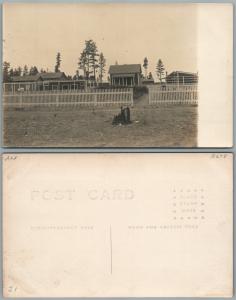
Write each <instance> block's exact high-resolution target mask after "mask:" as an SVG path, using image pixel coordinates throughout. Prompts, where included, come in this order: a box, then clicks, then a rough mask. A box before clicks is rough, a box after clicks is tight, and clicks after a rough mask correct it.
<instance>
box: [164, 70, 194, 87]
mask: <svg viewBox="0 0 236 300" xmlns="http://www.w3.org/2000/svg"><path fill="white" fill-rule="evenodd" d="M165 79H166V83H168V84H171V83H172V84H196V83H198V74H197V73H188V72H182V71H174V72H172V73H170V74H169V75H166V78H165Z"/></svg>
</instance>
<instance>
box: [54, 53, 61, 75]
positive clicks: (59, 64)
mask: <svg viewBox="0 0 236 300" xmlns="http://www.w3.org/2000/svg"><path fill="white" fill-rule="evenodd" d="M60 67H61V53H60V52H58V53H57V56H56V65H55V72H60Z"/></svg>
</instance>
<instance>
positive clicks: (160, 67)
mask: <svg viewBox="0 0 236 300" xmlns="http://www.w3.org/2000/svg"><path fill="white" fill-rule="evenodd" d="M156 73H157V77H158V78H159V80H160V82H162V77H163V75H164V74H165V67H164V64H163V62H162V60H161V59H159V60H158V62H157V66H156Z"/></svg>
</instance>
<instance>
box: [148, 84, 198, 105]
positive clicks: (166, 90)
mask: <svg viewBox="0 0 236 300" xmlns="http://www.w3.org/2000/svg"><path fill="white" fill-rule="evenodd" d="M148 96H149V104H153V105H171V104H176V105H178V104H190V105H191V104H198V89H197V85H196V84H186V85H174V84H169V85H163V86H160V85H153V86H149V87H148Z"/></svg>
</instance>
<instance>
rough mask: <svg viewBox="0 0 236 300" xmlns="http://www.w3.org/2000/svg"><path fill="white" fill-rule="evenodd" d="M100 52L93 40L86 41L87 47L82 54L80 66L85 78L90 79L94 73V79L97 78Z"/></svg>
mask: <svg viewBox="0 0 236 300" xmlns="http://www.w3.org/2000/svg"><path fill="white" fill-rule="evenodd" d="M97 57H98V50H97V46H96V43H95V42H94V41H93V40H88V41H85V47H84V50H83V51H82V53H81V54H80V58H79V62H78V66H79V69H82V70H83V72H84V77H85V78H86V79H89V77H90V75H91V74H92V73H93V76H94V78H96V70H97V68H98V59H97Z"/></svg>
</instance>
